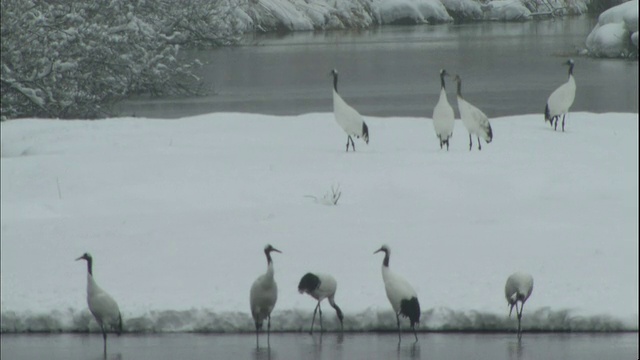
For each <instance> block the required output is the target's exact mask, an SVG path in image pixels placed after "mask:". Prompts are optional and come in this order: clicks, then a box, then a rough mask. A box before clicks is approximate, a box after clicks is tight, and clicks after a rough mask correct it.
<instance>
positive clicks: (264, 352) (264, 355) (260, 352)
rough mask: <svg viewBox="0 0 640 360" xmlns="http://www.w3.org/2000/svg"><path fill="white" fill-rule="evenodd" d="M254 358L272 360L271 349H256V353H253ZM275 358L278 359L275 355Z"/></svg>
mask: <svg viewBox="0 0 640 360" xmlns="http://www.w3.org/2000/svg"><path fill="white" fill-rule="evenodd" d="M253 358H254V359H256V360H271V348H270V347H266V348H257V349H255V351H254V352H253ZM273 358H274V359H275V358H276V357H275V354H274V357H273Z"/></svg>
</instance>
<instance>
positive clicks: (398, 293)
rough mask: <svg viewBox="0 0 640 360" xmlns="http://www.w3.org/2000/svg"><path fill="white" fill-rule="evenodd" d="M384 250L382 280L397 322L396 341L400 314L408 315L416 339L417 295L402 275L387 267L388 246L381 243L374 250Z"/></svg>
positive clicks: (418, 313) (399, 336)
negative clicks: (380, 245) (379, 246)
mask: <svg viewBox="0 0 640 360" xmlns="http://www.w3.org/2000/svg"><path fill="white" fill-rule="evenodd" d="M379 252H384V260H383V261H382V280H383V281H384V289H385V291H386V292H387V298H388V299H389V302H390V303H391V306H392V307H393V311H395V313H396V320H397V322H398V342H400V341H401V339H402V337H401V332H400V316H401V315H402V316H404V317H408V318H409V321H410V323H411V329H413V335H414V336H415V338H416V342H417V341H418V334H417V333H416V327H415V325H416V323H419V322H420V303H419V302H418V295H417V294H416V291H415V290H413V287H411V285H410V284H409V283H408V282H407V280H405V279H404V278H403V277H402V276H400V275H398V274H396V273H394V272H393V271H391V269H389V257H390V255H391V250H390V249H389V246H387V245H382V247H381V248H380V249H378V250H376V251H375V252H374V254H375V253H379Z"/></svg>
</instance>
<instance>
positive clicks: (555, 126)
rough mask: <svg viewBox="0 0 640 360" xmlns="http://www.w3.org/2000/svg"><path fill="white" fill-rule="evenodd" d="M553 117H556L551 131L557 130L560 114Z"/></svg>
mask: <svg viewBox="0 0 640 360" xmlns="http://www.w3.org/2000/svg"><path fill="white" fill-rule="evenodd" d="M554 117H555V118H556V124H555V125H554V126H553V131H556V130H558V118H559V117H560V116H559V115H558V116H554Z"/></svg>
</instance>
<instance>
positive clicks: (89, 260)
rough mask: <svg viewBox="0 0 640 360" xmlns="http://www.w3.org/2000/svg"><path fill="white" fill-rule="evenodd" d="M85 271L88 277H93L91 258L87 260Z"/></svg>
mask: <svg viewBox="0 0 640 360" xmlns="http://www.w3.org/2000/svg"><path fill="white" fill-rule="evenodd" d="M87 271H88V272H89V275H91V276H93V258H90V257H89V258H87Z"/></svg>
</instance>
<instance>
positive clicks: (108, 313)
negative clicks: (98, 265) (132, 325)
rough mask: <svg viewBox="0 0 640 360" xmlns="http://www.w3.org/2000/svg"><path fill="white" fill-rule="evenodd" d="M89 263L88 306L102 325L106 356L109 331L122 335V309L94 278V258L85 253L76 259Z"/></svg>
mask: <svg viewBox="0 0 640 360" xmlns="http://www.w3.org/2000/svg"><path fill="white" fill-rule="evenodd" d="M78 260H86V261H87V304H88V305H89V310H90V311H91V314H93V317H94V318H95V319H96V321H97V322H98V325H100V330H102V339H103V342H104V354H105V355H106V354H107V331H108V330H115V331H116V333H117V334H118V335H120V334H121V333H122V315H121V314H120V308H118V303H116V301H115V300H113V298H112V297H111V296H110V295H109V294H107V292H106V291H104V290H102V288H100V286H98V284H97V283H96V281H95V279H94V278H93V257H91V254H89V253H84V254H83V255H82V256H80V257H79V258H77V259H76V261H78Z"/></svg>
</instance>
